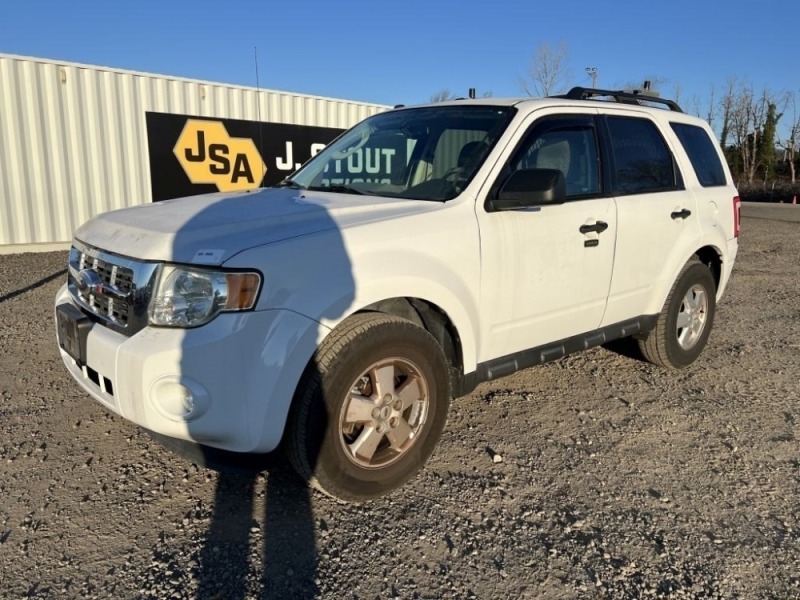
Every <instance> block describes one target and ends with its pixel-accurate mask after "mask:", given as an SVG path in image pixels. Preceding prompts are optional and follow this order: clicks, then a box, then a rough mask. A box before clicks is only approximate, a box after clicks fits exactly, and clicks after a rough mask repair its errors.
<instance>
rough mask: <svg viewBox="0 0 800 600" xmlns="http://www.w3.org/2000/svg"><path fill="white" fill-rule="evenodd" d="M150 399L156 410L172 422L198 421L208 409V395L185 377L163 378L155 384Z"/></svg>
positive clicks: (198, 385) (197, 384) (199, 386)
mask: <svg viewBox="0 0 800 600" xmlns="http://www.w3.org/2000/svg"><path fill="white" fill-rule="evenodd" d="M150 399H151V401H152V403H153V405H154V406H155V408H156V409H157V410H158V412H160V413H161V414H162V415H163V416H165V417H166V418H168V419H170V420H172V421H190V420H192V419H196V418H197V417H199V416H200V415H202V414H203V413H204V412H206V409H207V408H208V393H207V392H206V390H205V389H204V388H203V387H202V386H201V385H200V384H199V383H197V382H196V381H192V380H190V379H187V378H185V377H181V378H178V377H162V378H161V379H159V380H158V381H156V382H155V383H154V384H153V387H152V388H151V392H150Z"/></svg>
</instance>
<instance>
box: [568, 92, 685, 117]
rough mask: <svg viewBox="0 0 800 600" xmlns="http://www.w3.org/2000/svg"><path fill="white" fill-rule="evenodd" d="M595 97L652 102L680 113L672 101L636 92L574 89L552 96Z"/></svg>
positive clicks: (580, 98) (583, 98) (629, 101)
mask: <svg viewBox="0 0 800 600" xmlns="http://www.w3.org/2000/svg"><path fill="white" fill-rule="evenodd" d="M595 96H611V97H612V98H614V100H616V101H617V102H626V103H628V104H630V103H636V104H638V103H639V102H641V101H643V102H654V103H656V104H664V105H666V106H667V107H669V109H670V110H671V111H674V112H679V113H682V112H683V110H681V107H680V106H678V103H677V102H675V101H674V100H667V99H666V98H659V97H658V96H648V95H647V94H643V93H642V92H640V91H638V90H634V91H632V92H626V91H624V90H598V89H594V88H585V87H574V88H572V89H571V90H570V91H568V92H567V93H566V94H561V95H559V96H553V97H554V98H566V99H567V100H591V99H592V98H593V97H595Z"/></svg>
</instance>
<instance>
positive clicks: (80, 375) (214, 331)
mask: <svg viewBox="0 0 800 600" xmlns="http://www.w3.org/2000/svg"><path fill="white" fill-rule="evenodd" d="M65 302H69V303H72V299H71V296H70V294H69V292H68V291H67V289H66V286H64V287H62V288H61V290H59V292H58V295H57V296H56V305H59V304H62V303H65ZM327 331H328V330H327V329H325V328H324V327H323V326H322V325H320V324H319V323H317V322H316V321H313V320H312V319H309V318H307V317H305V316H302V315H299V314H297V313H294V312H291V311H287V310H266V311H258V312H247V313H228V314H222V315H220V316H218V317H217V318H216V319H214V320H213V321H212V322H210V323H208V324H206V325H204V326H202V327H198V328H196V329H171V328H156V327H146V328H145V329H143V330H141V331H139V332H138V333H137V334H135V335H133V336H131V337H126V336H124V335H122V334H120V333H117V332H115V331H112V330H111V329H109V328H107V327H104V326H103V325H101V324H97V323H96V324H94V326H92V328H91V330H90V331H89V332H88V335H87V336H86V349H85V352H86V354H85V356H86V364H84V365H80V366H79V365H78V363H77V362H76V361H75V360H74V359H73V358H72V357H70V356H69V354H67V353H66V352H65V351H64V350H63V349H60V351H61V357H62V359H63V361H64V364H65V365H66V367H67V370H68V371H69V372H70V374H71V375H72V377H73V378H74V379H75V380H76V381H77V382H78V383H79V384H80V385H81V386H82V387H83V388H84V389H85V390H86V391H87V392H88V393H89V394H90V395H91V396H92V397H93V398H94V399H95V400H97V401H98V402H100V403H101V404H103V405H104V406H105V407H106V408H108V409H109V410H111V411H113V412H115V413H117V414H119V415H121V416H123V417H124V418H126V419H128V420H130V421H132V422H134V423H136V424H138V425H141V426H142V427H145V428H146V429H149V430H151V431H154V432H156V433H159V434H162V435H166V436H169V437H173V438H177V439H181V440H187V441H191V442H196V443H199V444H203V445H207V446H212V447H215V448H221V449H224V450H231V451H235V452H270V451H272V450H274V449H275V448H276V447H277V445H278V443H279V442H280V439H281V436H282V435H283V428H284V425H285V422H286V416H287V414H288V410H289V405H290V403H291V400H292V397H293V395H294V391H295V389H296V387H297V383H298V381H299V380H300V377H301V375H302V373H303V370H304V369H305V367H306V364H307V363H308V361H309V359H310V358H311V356H312V354H313V353H314V350H315V348H316V346H317V342H318V340H320V339H321V338H322V337H324V334H325V333H327Z"/></svg>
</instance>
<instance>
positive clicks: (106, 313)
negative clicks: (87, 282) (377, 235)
mask: <svg viewBox="0 0 800 600" xmlns="http://www.w3.org/2000/svg"><path fill="white" fill-rule="evenodd" d="M159 266H160V263H155V262H144V261H137V260H133V259H131V258H126V257H124V256H119V255H117V254H113V253H111V252H106V251H105V250H100V249H99V248H94V247H92V246H89V245H87V244H84V243H83V242H81V241H80V240H77V239H75V240H73V242H72V248H71V249H70V252H69V273H68V276H67V285H68V287H69V292H70V295H71V296H72V298H73V300H74V301H75V303H76V304H77V305H78V306H80V307H81V308H82V309H83V310H84V312H87V313H88V314H90V315H92V316H94V317H95V318H96V320H98V321H100V322H101V323H103V324H104V325H105V326H106V327H109V328H110V329H113V330H114V331H118V332H119V333H122V334H124V335H127V336H131V335H133V334H135V333H136V332H138V331H140V330H142V329H143V328H145V327H146V326H147V320H148V315H147V309H148V306H149V303H150V298H151V297H152V294H153V289H154V286H155V283H156V277H157V275H158V270H159ZM85 269H88V270H91V271H94V273H95V274H96V275H97V277H98V278H99V280H100V282H102V284H104V285H106V286H107V287H108V288H111V290H114V291H115V293H117V292H122V293H123V294H124V295H125V296H126V298H127V300H123V299H120V298H115V297H113V295H112V294H111V293H110V292H106V293H103V292H102V290H101V291H100V292H96V293H91V292H82V291H81V289H80V288H79V285H78V274H79V273H80V272H81V271H82V270H85Z"/></svg>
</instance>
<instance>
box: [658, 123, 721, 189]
mask: <svg viewBox="0 0 800 600" xmlns="http://www.w3.org/2000/svg"><path fill="white" fill-rule="evenodd" d="M670 126H671V127H672V130H673V131H674V132H675V135H677V136H678V139H679V140H680V142H681V145H682V146H683V149H684V150H686V154H687V155H688V156H689V160H690V161H691V163H692V167H693V168H694V172H695V173H697V179H698V180H699V181H700V185H702V186H703V187H711V186H715V185H726V181H725V171H724V170H723V168H722V163H721V162H720V160H719V155H718V154H717V149H716V146H715V144H714V142H713V141H711V138H709V137H708V132H706V130H705V129H703V128H702V127H697V126H696V125H687V124H686V123H670Z"/></svg>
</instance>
